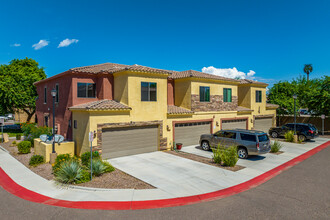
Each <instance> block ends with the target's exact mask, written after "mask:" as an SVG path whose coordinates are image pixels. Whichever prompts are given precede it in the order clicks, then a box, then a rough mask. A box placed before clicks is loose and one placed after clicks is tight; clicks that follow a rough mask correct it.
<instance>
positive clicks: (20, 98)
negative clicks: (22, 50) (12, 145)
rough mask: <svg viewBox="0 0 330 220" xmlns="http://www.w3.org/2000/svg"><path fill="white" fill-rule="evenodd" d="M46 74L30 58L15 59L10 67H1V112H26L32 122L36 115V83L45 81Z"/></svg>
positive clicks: (10, 63)
mask: <svg viewBox="0 0 330 220" xmlns="http://www.w3.org/2000/svg"><path fill="white" fill-rule="evenodd" d="M45 78H46V74H45V71H44V69H43V68H42V67H39V64H38V63H37V62H36V61H35V60H33V59H29V58H25V59H14V60H12V61H10V62H9V65H1V66H0V100H1V102H0V111H2V112H15V111H17V110H22V111H24V112H25V113H26V114H27V115H28V117H27V121H30V120H31V118H32V116H33V114H34V113H35V109H36V105H35V100H36V98H37V91H36V87H35V86H34V85H33V83H34V82H37V81H39V80H42V79H45Z"/></svg>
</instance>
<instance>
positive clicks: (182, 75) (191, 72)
mask: <svg viewBox="0 0 330 220" xmlns="http://www.w3.org/2000/svg"><path fill="white" fill-rule="evenodd" d="M188 77H196V78H204V79H219V80H225V81H232V82H239V81H238V80H236V79H231V78H226V77H223V76H217V75H213V74H209V73H203V72H199V71H195V70H186V71H181V72H178V71H172V75H171V76H170V78H173V79H181V78H188Z"/></svg>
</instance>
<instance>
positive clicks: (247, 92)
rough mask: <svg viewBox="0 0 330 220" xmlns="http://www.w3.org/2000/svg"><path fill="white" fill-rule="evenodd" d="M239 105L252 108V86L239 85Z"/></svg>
mask: <svg viewBox="0 0 330 220" xmlns="http://www.w3.org/2000/svg"><path fill="white" fill-rule="evenodd" d="M238 105H239V106H243V107H246V108H251V87H250V86H245V85H242V86H239V87H238Z"/></svg>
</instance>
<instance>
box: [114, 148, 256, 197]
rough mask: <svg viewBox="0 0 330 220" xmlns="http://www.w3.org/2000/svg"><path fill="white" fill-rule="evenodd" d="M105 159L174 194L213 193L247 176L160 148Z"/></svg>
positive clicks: (241, 180) (179, 195)
mask: <svg viewBox="0 0 330 220" xmlns="http://www.w3.org/2000/svg"><path fill="white" fill-rule="evenodd" d="M108 161H109V162H110V163H111V164H112V165H113V166H115V167H116V168H118V169H120V170H122V171H124V172H126V173H128V174H130V175H132V176H134V177H136V178H138V179H140V180H143V181H145V182H147V183H149V184H151V185H153V186H155V187H157V188H158V189H160V190H162V191H165V192H166V193H169V194H171V195H173V196H174V197H181V196H191V195H197V194H202V193H208V192H213V191H216V190H220V189H223V188H227V187H229V186H233V185H236V184H238V183H241V182H245V181H246V180H248V179H250V177H249V176H247V175H242V174H239V173H237V172H232V171H227V170H224V169H221V168H218V167H214V166H210V165H207V164H204V163H199V162H196V161H193V160H189V159H185V158H182V157H179V156H174V155H171V154H168V153H165V152H160V151H157V152H152V153H145V154H138V155H133V156H126V157H120V158H115V159H110V160H108Z"/></svg>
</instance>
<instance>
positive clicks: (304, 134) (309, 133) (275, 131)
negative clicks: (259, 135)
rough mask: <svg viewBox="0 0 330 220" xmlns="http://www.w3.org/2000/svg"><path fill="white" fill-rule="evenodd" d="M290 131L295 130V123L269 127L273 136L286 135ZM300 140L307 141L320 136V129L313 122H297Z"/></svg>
mask: <svg viewBox="0 0 330 220" xmlns="http://www.w3.org/2000/svg"><path fill="white" fill-rule="evenodd" d="M288 131H294V123H288V124H285V125H282V126H281V127H275V128H271V129H269V135H270V136H271V137H273V138H278V137H282V136H284V134H285V133H286V132H288ZM296 132H297V135H298V140H300V141H306V140H310V139H313V138H316V137H318V134H319V131H318V130H317V128H316V127H315V126H314V125H313V124H306V123H296Z"/></svg>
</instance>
